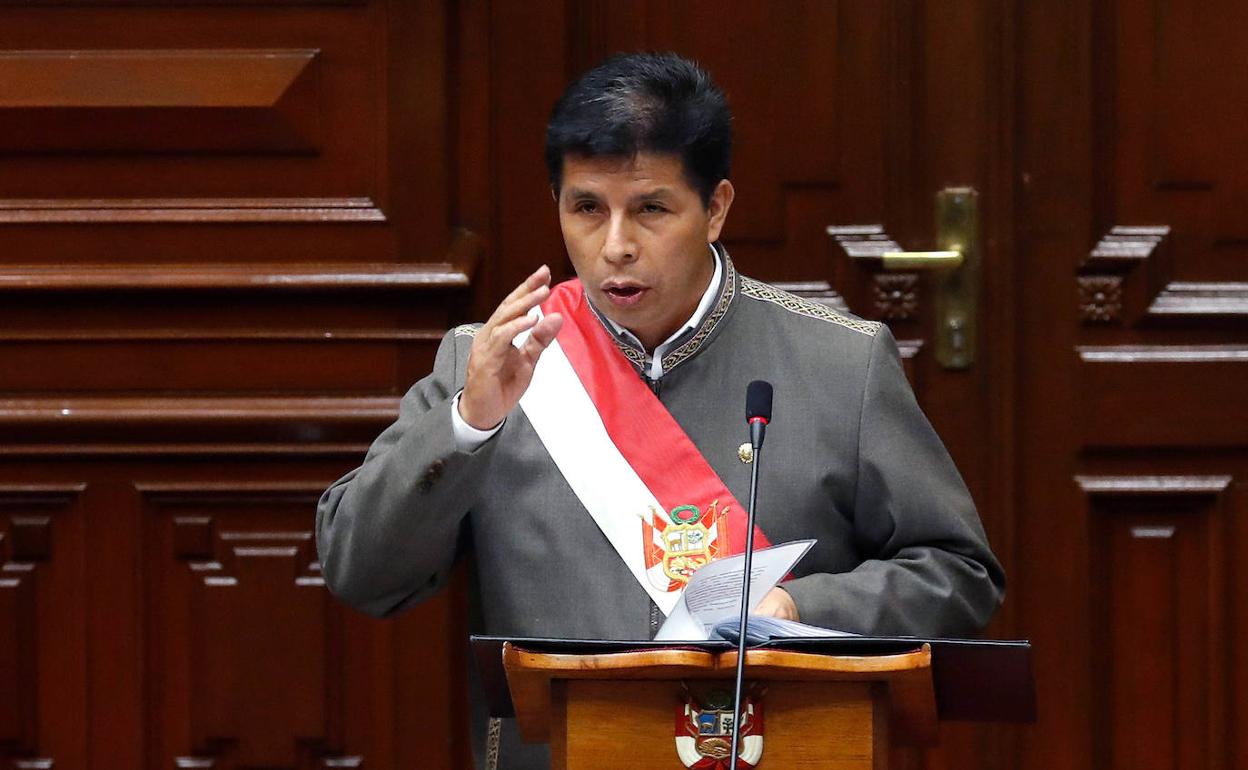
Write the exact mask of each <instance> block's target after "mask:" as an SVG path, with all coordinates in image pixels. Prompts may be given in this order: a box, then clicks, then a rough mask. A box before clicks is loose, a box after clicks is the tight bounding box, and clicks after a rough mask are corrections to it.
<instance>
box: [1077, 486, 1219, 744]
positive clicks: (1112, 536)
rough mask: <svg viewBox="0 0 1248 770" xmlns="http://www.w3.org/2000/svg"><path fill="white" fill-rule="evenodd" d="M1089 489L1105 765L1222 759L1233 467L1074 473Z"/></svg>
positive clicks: (1099, 716) (1095, 641)
mask: <svg viewBox="0 0 1248 770" xmlns="http://www.w3.org/2000/svg"><path fill="white" fill-rule="evenodd" d="M1076 481H1077V482H1078V484H1079V486H1080V487H1081V488H1082V489H1083V491H1084V492H1085V494H1087V495H1088V497H1089V502H1090V516H1091V519H1092V520H1091V521H1090V522H1089V525H1090V526H1089V531H1090V533H1091V534H1090V537H1091V540H1092V543H1091V544H1092V548H1093V552H1094V553H1096V554H1097V558H1096V560H1095V563H1094V564H1093V565H1091V569H1092V575H1093V586H1092V588H1093V591H1092V594H1093V595H1092V606H1093V609H1094V617H1095V618H1096V619H1097V622H1096V623H1095V624H1094V627H1093V633H1094V638H1093V644H1094V645H1095V647H1094V653H1093V654H1094V660H1095V671H1096V675H1095V676H1096V678H1095V684H1096V685H1097V693H1098V694H1097V698H1096V709H1095V718H1096V722H1097V724H1098V725H1099V727H1100V728H1101V729H1100V732H1099V734H1098V736H1097V742H1096V748H1095V750H1096V754H1095V756H1096V757H1097V760H1098V764H1099V765H1100V766H1103V767H1143V766H1160V767H1221V766H1225V762H1226V760H1227V759H1228V756H1227V753H1226V750H1227V748H1228V746H1227V744H1226V740H1225V739H1226V736H1227V735H1229V729H1230V727H1231V725H1230V724H1228V723H1227V721H1226V720H1227V709H1226V697H1227V694H1228V690H1227V688H1226V681H1227V675H1228V668H1227V664H1228V662H1229V661H1230V660H1231V659H1232V656H1233V645H1232V644H1231V642H1232V641H1233V637H1231V636H1228V634H1227V630H1228V625H1227V617H1228V613H1229V610H1230V607H1231V606H1232V604H1233V603H1235V602H1236V601H1237V599H1236V597H1235V595H1234V594H1233V593H1232V592H1231V590H1230V588H1231V587H1230V584H1229V583H1228V582H1227V546H1228V539H1227V535H1228V534H1229V514H1230V510H1231V506H1230V504H1229V500H1228V497H1229V491H1230V485H1231V478H1230V477H1229V476H1212V477H1200V476H1125V477H1123V476H1113V477H1088V476H1081V477H1079V478H1077V479H1076Z"/></svg>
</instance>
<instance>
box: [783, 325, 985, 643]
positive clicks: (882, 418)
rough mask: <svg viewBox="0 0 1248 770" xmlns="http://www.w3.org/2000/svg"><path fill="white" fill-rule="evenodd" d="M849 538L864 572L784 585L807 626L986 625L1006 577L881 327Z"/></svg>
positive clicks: (869, 375) (861, 432) (956, 629)
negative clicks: (851, 533)
mask: <svg viewBox="0 0 1248 770" xmlns="http://www.w3.org/2000/svg"><path fill="white" fill-rule="evenodd" d="M853 499H854V510H853V531H854V537H855V541H856V542H855V545H856V547H857V548H858V551H859V553H860V554H861V555H862V558H863V561H862V563H861V564H860V565H859V566H858V567H857V568H856V569H854V570H852V571H850V572H845V573H840V574H826V573H816V574H811V575H806V576H804V577H800V578H797V579H795V580H792V581H789V582H788V583H785V584H784V586H783V587H784V588H785V589H786V590H788V591H789V593H790V594H791V595H792V597H793V600H794V603H795V604H796V605H797V608H798V614H799V615H800V617H801V620H802V621H803V622H805V623H811V624H814V625H819V626H824V627H827V628H836V629H841V630H845V631H853V632H856V633H866V634H878V635H914V636H965V635H968V634H970V633H972V632H975V631H977V630H979V629H981V628H983V626H985V625H986V624H987V623H988V621H989V620H990V619H991V618H992V615H993V613H994V612H995V611H996V609H997V607H998V606H999V605H1000V603H1001V600H1002V598H1003V596H1004V592H1005V574H1004V572H1003V571H1002V569H1001V565H1000V564H999V563H998V562H997V559H996V557H994V556H993V554H992V551H991V549H990V548H989V546H988V540H987V537H986V536H985V535H984V530H983V527H982V525H981V524H980V521H979V517H978V515H977V514H976V512H975V505H974V503H973V502H972V500H971V496H970V493H969V492H968V491H967V489H966V485H965V484H964V483H963V482H962V477H961V476H960V475H959V474H958V471H957V468H955V467H954V464H953V460H952V459H951V458H950V457H949V453H948V452H947V451H946V450H945V447H944V445H943V444H942V443H941V441H940V438H939V437H938V436H937V435H936V432H935V431H934V430H933V429H932V426H931V424H930V423H929V422H928V421H927V418H926V417H925V416H924V415H923V413H922V411H920V409H919V406H918V403H917V402H916V401H915V398H914V393H913V392H912V391H911V389H910V385H909V383H908V382H907V381H906V378H905V374H904V373H903V371H902V368H901V362H900V358H899V356H898V355H897V347H896V344H895V343H894V342H893V338H892V334H891V333H890V332H889V331H888V328H887V327H881V328H880V331H879V333H878V334H876V336H875V340H874V342H873V344H872V349H871V355H870V359H869V362H868V365H867V371H866V378H865V383H864V387H863V394H862V407H861V412H860V416H859V429H858V461H857V488H856V490H855V492H854V498H853Z"/></svg>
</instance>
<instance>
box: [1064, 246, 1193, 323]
mask: <svg viewBox="0 0 1248 770" xmlns="http://www.w3.org/2000/svg"><path fill="white" fill-rule="evenodd" d="M1169 236H1170V228H1169V227H1167V226H1165V225H1157V226H1140V227H1128V226H1125V225H1117V226H1114V227H1112V228H1110V231H1109V232H1108V233H1106V234H1105V235H1104V236H1103V237H1102V238H1101V240H1100V241H1099V242H1097V244H1096V246H1094V247H1093V248H1092V250H1091V251H1090V252H1089V253H1088V256H1087V258H1086V259H1085V260H1084V261H1083V264H1082V265H1081V266H1080V268H1079V275H1077V276H1076V278H1075V285H1076V293H1077V298H1078V303H1079V315H1080V317H1081V318H1082V319H1083V322H1084V323H1085V324H1102V323H1120V322H1122V321H1123V320H1124V310H1125V311H1126V313H1128V314H1130V315H1132V317H1134V316H1135V315H1137V314H1139V313H1142V312H1144V308H1146V307H1147V305H1148V302H1149V301H1150V300H1151V299H1152V297H1153V296H1154V295H1155V294H1156V292H1157V288H1158V285H1159V276H1160V275H1161V273H1162V272H1163V267H1162V266H1161V265H1160V262H1161V259H1160V256H1161V254H1162V250H1163V249H1164V247H1165V244H1166V240H1167V239H1168V238H1169ZM1141 264H1144V265H1146V268H1145V278H1144V280H1143V281H1139V280H1133V279H1129V278H1128V274H1130V273H1132V272H1133V271H1135V268H1136V267H1138V266H1139V265H1141Z"/></svg>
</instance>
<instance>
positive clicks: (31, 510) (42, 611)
mask: <svg viewBox="0 0 1248 770" xmlns="http://www.w3.org/2000/svg"><path fill="white" fill-rule="evenodd" d="M83 489H84V485H83V484H77V483H75V484H11V483H0V693H3V696H2V697H0V758H7V757H27V758H37V759H39V760H48V759H53V760H54V759H55V758H56V757H55V756H52V755H51V754H52V752H50V751H49V749H50V748H51V747H50V746H49V745H48V744H49V741H48V740H47V738H48V736H49V734H50V733H53V732H55V730H54V727H55V726H54V725H49V721H50V720H49V719H48V716H49V714H48V711H47V710H46V705H47V704H46V703H41V698H40V692H41V689H42V687H41V685H42V684H43V683H44V682H45V681H46V680H48V679H51V678H53V677H54V676H55V672H56V666H58V665H64V664H66V663H68V662H69V661H68V660H67V658H66V653H67V652H68V653H70V654H72V644H73V641H74V638H73V637H74V634H72V633H64V630H65V629H66V624H67V623H69V622H72V618H73V614H72V610H73V609H74V606H73V603H72V602H70V601H69V599H70V597H69V596H68V595H66V594H65V593H64V592H65V591H66V590H67V589H70V588H71V587H72V586H73V585H74V584H75V582H76V580H75V578H76V575H75V574H74V571H75V565H73V564H72V559H73V556H74V554H75V550H74V549H72V548H69V547H68V545H69V544H68V542H67V540H66V533H67V532H68V531H69V530H70V529H71V528H72V527H73V523H71V522H70V521H67V519H69V517H71V516H73V515H74V513H75V506H76V504H77V502H78V499H79V497H80V495H81V494H82V492H83ZM62 634H63V636H62ZM62 639H64V640H66V641H69V642H70V644H69V645H68V646H69V647H70V649H68V650H67V649H66V647H67V645H66V644H63V643H62ZM75 663H76V662H75ZM62 756H63V755H62Z"/></svg>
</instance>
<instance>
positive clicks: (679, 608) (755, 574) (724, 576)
mask: <svg viewBox="0 0 1248 770" xmlns="http://www.w3.org/2000/svg"><path fill="white" fill-rule="evenodd" d="M814 544H815V541H814V540H794V541H793V542H791V543H783V544H781V545H773V546H771V547H770V548H761V549H758V550H756V551H754V561H753V563H752V564H751V565H750V567H751V569H750V572H751V577H750V599H749V603H748V605H747V606H748V607H749V608H750V609H751V610H752V609H754V608H755V607H757V606H758V603H759V602H761V601H762V600H763V597H764V596H766V595H767V592H768V591H770V590H771V589H773V588H775V587H776V584H777V583H779V582H780V581H781V580H783V579H784V576H785V575H787V574H789V571H790V570H792V569H793V565H795V564H797V562H798V561H799V560H800V559H801V558H802V557H803V556H804V555H806V552H807V551H808V550H810V547H811V546H812V545H814ZM744 573H745V554H738V555H736V556H729V557H727V558H724V559H717V560H715V561H713V562H711V563H709V564H705V565H703V566H701V567H699V568H698V571H697V572H695V573H693V577H692V578H690V579H689V585H687V586H685V590H684V591H682V592H681V594H680V601H678V602H677V603H676V607H675V608H674V609H673V610H672V611H671V613H669V614H668V616H667V621H666V622H665V623H664V624H663V627H662V628H660V629H659V633H658V635H657V636H655V637H654V638H655V639H656V640H658V641H665V642H671V641H702V640H703V639H706V638H708V637H709V636H710V632H711V629H712V628H713V627H714V626H715V624H717V623H720V622H722V621H724V620H727V619H729V618H740V617H741V578H742V576H743V575H744Z"/></svg>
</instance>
